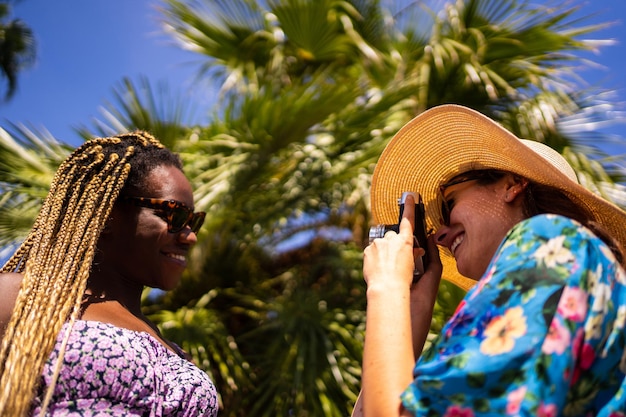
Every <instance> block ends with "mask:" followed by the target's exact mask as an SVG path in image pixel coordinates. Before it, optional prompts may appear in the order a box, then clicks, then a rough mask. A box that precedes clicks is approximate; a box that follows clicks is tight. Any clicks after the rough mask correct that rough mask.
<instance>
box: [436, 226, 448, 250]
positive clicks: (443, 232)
mask: <svg viewBox="0 0 626 417" xmlns="http://www.w3.org/2000/svg"><path fill="white" fill-rule="evenodd" d="M449 230H450V228H449V227H448V226H441V227H440V228H439V229H437V231H436V232H435V243H437V244H438V245H440V246H445V243H444V242H445V240H446V237H447V236H448V232H449Z"/></svg>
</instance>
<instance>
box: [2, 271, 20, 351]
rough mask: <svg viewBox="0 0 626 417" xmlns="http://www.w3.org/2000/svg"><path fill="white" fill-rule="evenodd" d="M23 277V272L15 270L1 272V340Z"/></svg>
mask: <svg viewBox="0 0 626 417" xmlns="http://www.w3.org/2000/svg"><path fill="white" fill-rule="evenodd" d="M22 278H23V275H22V274H17V273H13V272H10V273H5V274H0V340H1V339H2V336H4V329H5V328H6V325H7V324H8V322H9V320H10V318H11V312H12V311H13V306H14V305H15V299H16V298H17V293H18V292H19V291H20V284H21V283H22Z"/></svg>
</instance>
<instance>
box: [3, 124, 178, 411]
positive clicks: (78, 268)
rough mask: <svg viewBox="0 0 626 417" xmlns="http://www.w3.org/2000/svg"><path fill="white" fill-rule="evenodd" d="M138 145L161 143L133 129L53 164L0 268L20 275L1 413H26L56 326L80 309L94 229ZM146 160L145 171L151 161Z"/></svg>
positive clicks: (158, 145) (6, 344) (7, 343)
mask: <svg viewBox="0 0 626 417" xmlns="http://www.w3.org/2000/svg"><path fill="white" fill-rule="evenodd" d="M144 148H145V149H147V148H158V149H163V148H164V147H163V145H162V144H161V143H160V142H159V141H158V140H156V139H155V138H153V137H152V136H150V135H149V134H147V133H145V132H133V133H128V134H123V135H119V136H115V137H112V138H96V139H93V140H91V141H88V142H85V144H83V145H82V146H80V147H79V148H77V149H76V150H75V151H74V152H73V153H72V154H71V155H70V156H69V157H68V158H67V159H66V160H65V161H64V162H63V163H62V164H61V166H60V167H59V169H58V170H57V172H56V174H55V176H54V178H53V180H52V184H51V186H50V191H49V193H48V196H47V197H46V199H45V201H44V203H43V206H42V208H41V211H40V213H39V215H38V217H37V219H36V221H35V223H34V225H33V228H32V229H31V232H30V233H29V235H28V236H27V238H26V239H25V241H24V243H23V244H22V245H21V246H20V247H19V248H18V250H17V251H16V252H15V254H14V255H13V256H12V257H11V258H10V259H9V260H8V261H7V262H6V264H5V265H4V266H3V267H2V269H0V272H21V273H23V274H24V278H23V281H22V285H21V289H20V292H19V294H18V297H17V299H16V302H15V307H14V309H13V314H12V316H11V320H10V322H9V324H8V326H7V329H6V331H5V335H4V338H3V340H2V346H1V348H0V415H1V416H5V415H10V416H16V417H21V416H25V415H27V414H28V413H29V412H30V411H31V409H32V406H33V398H34V396H35V395H36V391H37V389H38V384H39V383H40V375H41V372H42V369H43V366H44V364H45V362H46V360H47V359H48V358H49V356H50V353H51V351H52V349H53V348H54V345H55V343H56V340H57V337H58V335H59V332H60V331H61V329H62V327H63V325H64V323H66V322H68V321H69V325H70V326H71V324H72V323H73V322H74V320H75V319H76V318H78V316H79V314H80V307H81V304H82V299H83V295H84V292H85V289H86V286H87V281H88V278H89V275H90V272H91V265H92V262H93V260H94V257H95V253H96V248H97V243H98V239H99V237H100V233H101V231H102V229H103V228H104V227H105V225H106V222H107V219H108V217H109V214H110V212H111V210H112V208H113V205H114V204H115V201H116V200H117V197H118V195H119V194H120V192H121V190H122V189H123V188H124V186H125V185H126V183H127V179H128V178H129V176H130V172H131V165H133V158H135V156H136V154H137V152H139V153H141V152H143V149H144ZM135 150H137V152H135ZM167 152H169V151H167ZM107 154H108V157H107ZM151 163H152V165H148V168H146V169H150V167H151V166H154V165H158V164H159V162H158V161H157V162H151ZM133 170H134V165H133ZM134 175H135V174H134ZM139 176H141V175H139ZM68 333H69V329H68ZM66 336H67V335H66ZM66 339H67V338H66V337H65V338H64V340H66ZM63 353H64V349H63V348H62V351H61V352H59V356H58V359H57V361H58V362H57V363H56V364H55V366H54V371H55V372H54V375H53V378H52V381H47V383H48V384H49V386H48V392H47V395H46V398H45V399H44V404H43V405H42V410H45V408H46V403H47V400H49V398H50V396H51V394H52V392H53V390H54V386H55V383H56V381H55V379H56V375H58V370H59V369H60V367H61V364H62V362H63Z"/></svg>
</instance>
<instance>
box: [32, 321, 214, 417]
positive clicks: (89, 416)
mask: <svg viewBox="0 0 626 417" xmlns="http://www.w3.org/2000/svg"><path fill="white" fill-rule="evenodd" d="M66 329H67V324H66V325H65V326H64V327H63V331H61V332H60V333H59V337H58V338H57V343H56V346H55V348H54V350H53V351H52V354H51V355H50V358H49V359H48V361H47V362H46V364H45V366H44V372H43V382H44V384H43V386H42V388H41V390H40V395H39V396H38V397H37V398H36V400H35V408H34V410H33V413H32V415H33V416H39V403H40V401H41V399H42V398H43V394H44V393H45V392H46V389H47V387H48V385H49V384H50V381H51V376H52V374H53V372H54V366H55V365H56V363H57V358H58V354H59V349H60V346H61V342H62V338H63V335H65V330H66ZM217 411H218V402H217V392H216V389H215V386H214V385H213V383H212V382H211V380H210V379H209V376H208V375H207V374H206V373H205V372H204V371H202V370H201V369H199V368H198V367H196V366H195V365H193V364H192V363H191V362H189V361H188V360H186V359H184V358H183V357H182V355H177V354H175V353H173V352H172V351H170V350H169V349H167V348H166V347H165V346H163V345H162V344H161V343H160V342H159V341H157V340H156V339H155V338H154V337H153V336H151V335H150V334H148V333H145V332H137V331H133V330H128V329H124V328H120V327H116V326H113V325H111V324H108V323H101V322H97V321H83V320H78V321H76V322H75V323H74V326H73V327H72V330H71V335H70V339H69V342H68V344H67V350H66V352H65V355H64V357H63V364H62V367H61V372H60V374H59V378H58V381H57V384H56V386H55V389H54V394H53V396H52V400H51V401H50V405H49V406H48V410H47V413H46V415H47V416H55V417H56V416H64V417H65V416H67V417H112V416H119V417H121V416H145V417H148V416H150V417H161V416H177V417H183V416H185V417H215V416H217Z"/></svg>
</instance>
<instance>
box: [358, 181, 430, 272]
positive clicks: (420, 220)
mask: <svg viewBox="0 0 626 417" xmlns="http://www.w3.org/2000/svg"><path fill="white" fill-rule="evenodd" d="M407 195H412V196H413V200H414V201H415V222H414V224H415V227H414V229H413V247H414V248H417V247H420V248H424V250H425V251H426V252H425V253H424V255H423V256H420V257H418V258H415V269H414V270H413V283H416V282H417V281H419V279H420V278H421V277H422V275H424V271H425V270H426V266H427V265H428V250H427V242H426V216H425V212H424V203H423V202H422V196H421V195H419V194H418V193H413V192H410V191H405V192H403V193H402V196H401V197H400V198H399V199H398V206H399V208H400V215H399V216H398V223H397V224H377V225H375V226H372V227H371V228H370V235H369V241H370V243H372V241H373V240H374V239H376V238H379V237H384V236H385V233H387V232H388V231H390V230H393V231H394V232H396V233H398V232H399V231H400V221H401V220H402V213H403V212H404V201H405V200H406V196H407Z"/></svg>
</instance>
